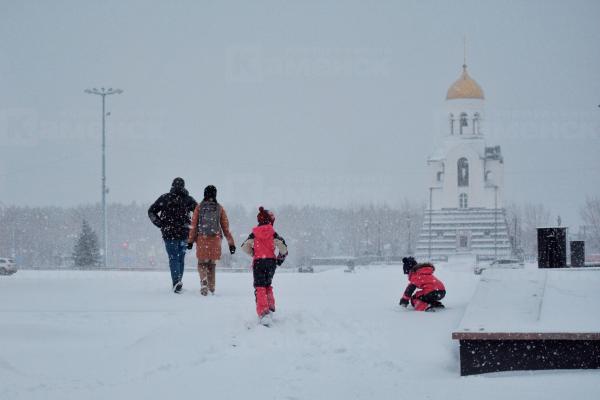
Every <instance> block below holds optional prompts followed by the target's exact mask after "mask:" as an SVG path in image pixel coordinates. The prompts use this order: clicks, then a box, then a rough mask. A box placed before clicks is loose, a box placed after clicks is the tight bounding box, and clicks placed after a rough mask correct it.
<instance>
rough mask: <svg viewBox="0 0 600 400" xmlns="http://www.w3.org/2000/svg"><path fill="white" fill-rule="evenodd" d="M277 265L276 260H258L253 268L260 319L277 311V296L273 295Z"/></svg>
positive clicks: (257, 309)
mask: <svg viewBox="0 0 600 400" xmlns="http://www.w3.org/2000/svg"><path fill="white" fill-rule="evenodd" d="M276 269H277V263H276V261H275V259H274V258H264V259H260V260H256V261H255V262H254V264H253V266H252V275H253V277H254V297H255V300H256V313H257V314H258V316H259V317H261V316H263V315H265V314H267V313H269V311H271V312H272V311H275V296H274V295H273V287H272V286H271V283H272V282H273V276H275V270H276Z"/></svg>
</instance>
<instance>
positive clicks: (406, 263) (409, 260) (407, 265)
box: [402, 257, 417, 274]
mask: <svg viewBox="0 0 600 400" xmlns="http://www.w3.org/2000/svg"><path fill="white" fill-rule="evenodd" d="M415 265H417V260H415V259H414V257H404V258H403V259H402V269H403V270H404V273H405V274H408V273H409V272H410V270H411V269H412V267H414V266H415Z"/></svg>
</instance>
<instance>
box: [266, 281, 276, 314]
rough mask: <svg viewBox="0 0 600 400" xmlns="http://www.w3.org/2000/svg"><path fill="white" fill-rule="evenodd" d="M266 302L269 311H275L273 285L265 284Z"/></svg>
mask: <svg viewBox="0 0 600 400" xmlns="http://www.w3.org/2000/svg"><path fill="white" fill-rule="evenodd" d="M266 289H267V303H268V304H269V311H271V312H275V296H274V295H273V286H267V287H266Z"/></svg>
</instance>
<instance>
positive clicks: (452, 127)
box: [449, 113, 454, 135]
mask: <svg viewBox="0 0 600 400" xmlns="http://www.w3.org/2000/svg"><path fill="white" fill-rule="evenodd" d="M449 119H450V134H451V135H454V114H452V113H450V118H449Z"/></svg>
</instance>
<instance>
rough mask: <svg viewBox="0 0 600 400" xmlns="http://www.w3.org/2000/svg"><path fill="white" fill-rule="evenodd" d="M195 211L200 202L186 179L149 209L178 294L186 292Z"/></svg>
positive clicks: (172, 187)
mask: <svg viewBox="0 0 600 400" xmlns="http://www.w3.org/2000/svg"><path fill="white" fill-rule="evenodd" d="M195 208H196V200H194V198H193V197H192V196H190V195H189V193H188V191H187V190H186V189H185V181H184V180H183V179H182V178H175V179H173V183H172V184H171V190H170V191H169V193H165V194H163V195H162V196H160V197H159V198H158V199H157V200H156V201H155V202H154V204H152V205H151V206H150V208H149V209H148V217H149V218H150V221H152V223H153V224H154V225H156V226H157V227H159V228H160V231H161V233H162V237H163V240H164V242H165V249H166V250H167V255H168V256H169V268H170V269H171V280H172V283H173V291H174V292H175V293H181V290H182V289H183V282H182V279H183V269H184V264H185V248H186V239H187V237H188V232H189V226H190V213H191V212H192V211H194V209H195Z"/></svg>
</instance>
